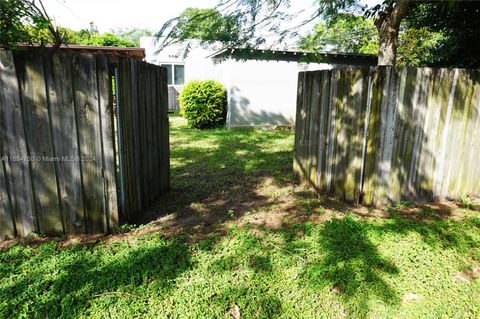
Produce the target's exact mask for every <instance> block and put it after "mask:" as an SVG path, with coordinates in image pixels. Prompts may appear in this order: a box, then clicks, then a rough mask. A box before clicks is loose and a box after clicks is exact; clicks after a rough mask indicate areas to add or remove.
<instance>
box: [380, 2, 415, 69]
mask: <svg viewBox="0 0 480 319" xmlns="http://www.w3.org/2000/svg"><path fill="white" fill-rule="evenodd" d="M410 1H411V0H398V1H397V2H395V4H394V5H393V6H392V7H389V8H387V9H386V10H385V11H382V12H380V13H379V14H378V17H377V19H376V20H375V25H376V26H377V29H378V34H379V37H380V47H379V51H378V65H395V61H396V58H397V46H398V31H399V29H400V22H401V21H402V19H403V17H405V15H406V13H407V9H408V5H409V4H410Z"/></svg>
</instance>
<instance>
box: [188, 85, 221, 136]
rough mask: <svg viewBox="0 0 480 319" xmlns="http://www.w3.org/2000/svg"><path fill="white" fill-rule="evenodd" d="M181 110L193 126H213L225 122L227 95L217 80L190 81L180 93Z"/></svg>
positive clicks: (203, 127)
mask: <svg viewBox="0 0 480 319" xmlns="http://www.w3.org/2000/svg"><path fill="white" fill-rule="evenodd" d="M179 99H180V110H181V113H182V116H183V117H185V118H186V119H187V120H188V125H189V126H190V127H192V128H200V129H205V128H213V127H219V126H223V125H224V124H225V118H226V113H227V112H226V110H227V96H226V92H225V88H224V87H223V85H222V84H220V83H219V82H217V81H213V80H207V81H190V82H188V83H187V84H186V85H185V87H184V88H183V90H182V93H180V98H179Z"/></svg>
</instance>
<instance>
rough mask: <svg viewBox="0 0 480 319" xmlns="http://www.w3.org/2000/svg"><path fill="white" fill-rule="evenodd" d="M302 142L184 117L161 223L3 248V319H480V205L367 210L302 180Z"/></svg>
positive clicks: (177, 125)
mask: <svg viewBox="0 0 480 319" xmlns="http://www.w3.org/2000/svg"><path fill="white" fill-rule="evenodd" d="M292 143H293V133H292V132H290V131H261V130H245V131H236V130H235V131H228V130H215V131H209V132H201V131H196V130H189V129H186V128H185V127H184V126H183V122H178V121H177V122H173V123H172V134H171V144H172V191H171V193H170V194H169V195H167V196H166V198H163V199H162V203H161V204H160V205H159V207H158V208H157V209H156V210H155V211H154V212H152V213H151V214H152V215H151V216H150V217H151V218H152V219H153V220H154V221H153V222H151V223H149V224H147V225H143V226H139V227H137V228H135V229H133V230H132V231H131V232H130V233H129V232H128V231H129V230H130V228H129V227H127V228H125V227H124V228H121V229H119V233H121V234H116V235H112V236H110V237H105V238H102V240H100V241H99V242H94V241H92V242H91V243H89V244H86V245H70V246H68V247H67V248H65V247H63V246H64V244H65V242H64V241H62V240H56V241H53V240H50V241H46V242H45V243H43V244H41V245H39V246H32V245H15V246H13V247H11V248H9V249H8V250H5V251H3V252H0V318H17V317H19V318H60V317H63V318H85V317H90V318H108V317H111V318H135V317H136V318H229V317H230V316H229V315H228V314H227V313H228V311H229V309H230V308H232V307H233V306H234V305H235V304H236V305H238V306H239V308H240V311H241V313H242V318H277V317H280V318H478V317H480V303H479V302H478V300H480V280H479V278H478V277H477V276H478V271H479V269H478V268H479V265H480V214H479V212H478V211H475V210H468V209H465V210H464V212H463V214H464V216H462V218H459V219H454V218H449V217H448V216H447V217H445V214H441V213H440V211H436V210H435V209H420V210H418V212H416V213H415V214H414V213H412V214H414V215H415V216H412V218H409V216H406V215H405V214H404V212H403V209H404V208H403V206H405V205H394V206H393V207H391V208H389V209H388V211H387V212H386V214H387V215H386V216H385V217H379V216H376V215H372V216H371V217H370V218H365V217H360V215H359V214H357V213H356V210H355V209H354V208H348V209H347V208H346V209H344V208H341V207H343V206H342V205H341V204H340V203H335V202H332V201H329V200H327V199H325V198H323V197H321V196H317V195H316V194H314V193H312V192H310V191H309V190H307V189H304V188H302V187H297V186H294V185H293V184H292V183H291V162H292V151H291V148H292ZM239 185H240V186H239ZM407 206H409V207H410V206H417V205H407ZM285 212H287V213H285ZM271 215H274V216H277V217H276V218H277V220H276V221H277V223H276V224H275V225H276V226H277V227H270V226H269V225H270V224H269V223H268V221H270V219H271ZM169 216H170V218H167V217H169ZM192 216H194V218H193V220H192ZM267 217H268V218H267ZM162 218H163V219H162ZM172 220H173V221H172ZM259 221H261V222H259ZM263 221H265V223H262V222H263ZM169 223H170V224H169ZM162 225H167V226H168V227H159V226H162ZM171 228H175V229H176V230H177V231H175V232H173V233H172V232H169V230H170V229H171ZM115 236H117V237H115ZM122 236H124V237H122ZM459 273H461V274H464V276H463V277H462V278H463V280H459V279H458V278H457V277H458V276H457V275H458V274H459ZM408 296H410V299H411V300H407V299H408V298H406V297H408ZM412 296H413V297H412Z"/></svg>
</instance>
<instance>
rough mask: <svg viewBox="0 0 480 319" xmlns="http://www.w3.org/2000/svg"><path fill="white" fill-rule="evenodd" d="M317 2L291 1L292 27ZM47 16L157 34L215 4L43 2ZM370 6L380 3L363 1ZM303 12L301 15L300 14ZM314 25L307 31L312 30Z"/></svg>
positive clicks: (201, 0)
mask: <svg viewBox="0 0 480 319" xmlns="http://www.w3.org/2000/svg"><path fill="white" fill-rule="evenodd" d="M317 1H318V0H291V1H290V3H291V11H292V13H298V14H297V18H296V21H294V22H292V23H293V24H295V23H296V24H299V23H301V22H302V21H303V20H306V19H308V17H309V15H311V14H312V12H313V10H312V8H314V5H315V3H317ZM43 2H44V5H45V7H46V9H47V12H48V13H49V15H50V16H51V17H53V19H54V20H55V22H56V23H57V24H58V25H61V26H63V27H67V28H71V29H74V30H80V29H83V28H87V27H88V25H89V23H90V22H92V21H93V22H95V24H96V25H97V26H98V29H99V31H100V32H107V31H109V30H111V29H115V28H128V27H138V28H148V29H151V30H152V31H157V30H158V29H160V27H161V26H162V25H163V23H164V22H165V21H167V20H168V19H170V18H173V17H175V16H177V15H179V14H180V13H181V12H182V11H183V10H184V9H185V8H188V7H197V8H209V7H214V6H215V5H216V4H217V3H218V0H176V1H166V0H136V1H131V0H44V1H43ZM362 2H364V3H366V4H367V5H369V6H372V5H375V4H377V3H378V2H380V1H379V0H364V1H362ZM302 10H303V11H302ZM313 25H314V23H312V24H309V25H308V26H307V27H306V31H310V30H311V29H312V28H313Z"/></svg>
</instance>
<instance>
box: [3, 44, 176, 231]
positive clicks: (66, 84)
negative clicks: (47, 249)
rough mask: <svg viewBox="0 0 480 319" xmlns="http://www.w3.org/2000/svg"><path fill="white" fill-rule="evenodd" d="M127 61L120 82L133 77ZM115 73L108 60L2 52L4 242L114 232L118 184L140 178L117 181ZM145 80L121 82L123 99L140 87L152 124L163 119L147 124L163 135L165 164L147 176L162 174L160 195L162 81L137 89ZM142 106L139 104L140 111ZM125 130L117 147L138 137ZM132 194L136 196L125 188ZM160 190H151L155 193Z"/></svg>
mask: <svg viewBox="0 0 480 319" xmlns="http://www.w3.org/2000/svg"><path fill="white" fill-rule="evenodd" d="M128 61H129V60H125V61H123V60H122V62H121V64H120V65H121V67H119V69H120V70H121V72H123V73H122V74H124V75H123V77H122V76H120V79H124V78H125V77H128V76H129V75H128V74H127V73H128V70H125V69H124V68H123V65H126V64H128V63H129V62H128ZM143 68H144V69H149V72H150V73H149V74H152V76H153V74H154V72H155V77H156V78H157V76H158V79H160V78H162V76H164V73H165V72H164V71H162V70H161V68H160V67H157V66H150V65H149V66H148V67H147V66H146V65H145V64H143ZM113 70H114V68H113V65H112V64H110V63H109V61H108V60H107V58H106V57H105V56H103V55H92V54H71V53H69V54H66V53H63V52H56V53H53V52H52V51H28V52H24V53H15V54H12V53H11V52H8V51H2V50H0V152H1V160H2V161H1V165H2V166H1V167H0V240H1V239H5V238H12V237H15V236H18V237H23V236H26V235H28V234H30V233H32V232H37V233H43V234H61V233H97V232H108V231H110V230H111V229H112V228H114V227H116V226H117V225H118V223H119V215H121V214H119V206H120V207H122V206H121V205H119V201H122V194H121V193H119V192H117V179H119V180H122V181H123V183H124V184H125V185H130V182H131V180H132V179H133V178H134V177H133V176H130V175H125V174H119V175H117V168H118V167H117V164H116V159H117V157H116V143H115V140H116V139H115V133H114V125H115V122H114V112H113V110H114V108H113V94H112V76H113ZM150 70H152V71H150ZM153 70H154V71H153ZM131 71H132V72H133V71H134V70H133V69H132V70H131ZM156 78H155V79H156ZM134 81H137V82H134ZM140 81H146V80H144V79H139V78H136V77H135V78H133V79H132V81H131V82H130V84H129V85H128V84H122V85H125V87H124V88H122V89H120V90H119V92H120V93H122V94H123V95H122V96H123V99H126V98H130V99H131V98H136V97H132V96H131V95H130V90H133V89H131V87H137V86H138V87H141V89H142V90H143V91H144V92H147V91H150V92H152V93H151V94H152V95H155V102H151V103H150V102H149V103H150V104H148V108H149V110H151V111H149V112H155V114H156V115H157V117H156V118H151V121H154V120H155V119H157V118H161V122H159V123H161V125H154V124H153V122H152V123H150V122H149V123H150V124H148V128H149V129H151V130H155V132H156V133H155V134H157V135H158V137H157V136H156V137H155V143H157V144H152V145H153V146H152V148H153V147H157V146H158V138H161V139H162V140H163V144H162V152H163V157H162V163H163V164H162V165H163V166H162V169H161V170H156V171H154V170H151V171H148V173H154V172H155V173H158V174H160V175H159V176H157V180H162V181H163V184H162V186H161V187H160V189H162V190H164V189H166V188H167V187H168V182H166V181H165V180H168V178H169V177H168V173H166V172H165V170H168V151H166V150H165V145H168V125H167V124H165V118H166V105H167V102H166V101H165V100H164V99H165V97H166V84H165V85H163V84H161V83H163V82H161V80H155V81H153V82H152V81H150V80H149V81H147V82H142V83H143V84H142V85H140V84H139V83H140ZM159 81H160V82H159ZM125 92H128V93H125ZM162 98H163V100H162ZM117 100H118V99H117ZM160 103H161V104H160ZM128 105H129V104H127V103H125V106H122V104H121V103H120V105H119V106H118V107H119V113H120V114H121V115H122V118H123V114H124V113H126V112H127V111H129V112H132V111H131V110H128ZM139 105H140V104H138V105H137V104H136V105H135V106H133V107H137V108H138V109H140V108H141V107H140V106H139ZM141 105H143V104H141ZM122 107H125V108H126V109H127V110H125V111H124V110H123V109H122ZM154 108H155V110H153V109H154ZM138 113H140V111H139V110H137V111H136V112H133V114H138ZM142 114H144V113H142ZM145 114H147V115H148V116H150V113H145ZM128 123H129V121H128V120H126V121H123V122H122V123H121V126H123V125H127V126H128ZM119 130H120V131H124V133H123V135H122V138H121V139H119V140H122V141H120V142H119V143H118V144H119V145H121V144H122V143H124V144H126V145H128V142H127V140H128V139H129V138H130V135H129V134H133V133H131V132H130V131H129V128H128V127H127V128H126V129H125V130H123V128H122V127H120V128H119ZM145 138H146V137H142V138H141V141H142V142H144V141H145ZM165 143H166V144H165ZM158 147H159V146H158ZM150 148H151V147H150V146H147V147H146V148H143V149H138V148H133V149H130V148H128V149H126V152H123V153H122V156H121V157H120V158H121V160H120V162H123V161H125V162H128V161H127V160H124V158H127V157H129V156H136V157H138V156H143V153H141V155H139V154H137V153H136V152H144V151H145V149H147V150H148V151H150ZM167 148H168V147H167ZM155 154H156V155H153V152H152V158H151V159H150V161H154V160H155V159H157V158H158V156H160V154H158V153H155ZM153 156H157V158H154V157H153ZM166 163H167V164H166ZM127 166H128V165H127ZM120 171H121V170H120ZM119 188H120V187H119ZM119 188H118V189H119ZM126 189H127V192H130V188H129V186H126ZM158 194H159V191H158V188H155V193H154V194H153V195H152V197H154V196H158ZM147 203H148V202H147ZM128 207H129V206H127V207H122V208H123V209H128Z"/></svg>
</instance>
